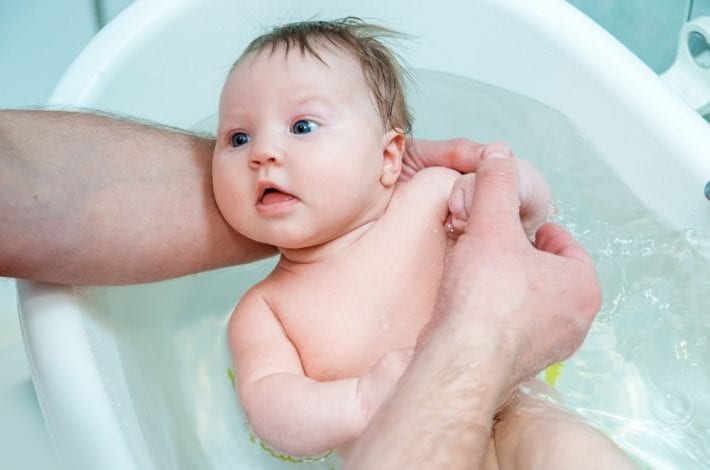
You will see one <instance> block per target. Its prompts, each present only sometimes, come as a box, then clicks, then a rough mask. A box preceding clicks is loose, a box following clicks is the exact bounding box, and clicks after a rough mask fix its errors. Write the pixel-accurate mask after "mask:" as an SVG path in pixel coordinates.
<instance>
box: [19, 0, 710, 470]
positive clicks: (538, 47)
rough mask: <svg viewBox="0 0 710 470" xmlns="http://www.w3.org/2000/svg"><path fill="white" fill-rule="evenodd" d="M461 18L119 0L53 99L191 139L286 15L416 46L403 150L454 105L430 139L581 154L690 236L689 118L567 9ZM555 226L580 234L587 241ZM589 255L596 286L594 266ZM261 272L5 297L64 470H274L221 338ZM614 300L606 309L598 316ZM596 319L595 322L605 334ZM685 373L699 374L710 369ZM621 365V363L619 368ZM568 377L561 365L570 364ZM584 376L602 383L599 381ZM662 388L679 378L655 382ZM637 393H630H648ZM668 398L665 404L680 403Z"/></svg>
mask: <svg viewBox="0 0 710 470" xmlns="http://www.w3.org/2000/svg"><path fill="white" fill-rule="evenodd" d="M462 5H463V2H457V1H453V0H442V1H439V2H430V1H427V0H387V1H377V0H371V1H346V2H338V4H336V2H330V1H327V0H321V1H308V2H305V1H299V2H293V1H288V0H281V1H276V0H273V1H260V2H240V1H227V0H225V1H219V0H181V1H150V0H148V1H141V2H136V3H134V4H133V5H132V6H131V7H129V8H128V9H127V10H126V11H125V12H124V13H123V14H122V15H120V16H119V17H118V18H117V19H116V20H115V21H113V22H112V23H111V24H109V25H108V26H107V27H106V28H105V29H104V30H103V31H101V33H100V34H99V35H97V37H96V38H95V40H94V41H93V42H92V43H91V44H90V46H89V47H88V48H87V49H86V50H85V51H84V52H83V53H82V54H81V55H80V57H79V58H78V59H77V60H76V62H75V63H74V64H73V66H72V67H71V68H70V70H69V71H68V72H67V74H66V75H65V77H64V79H63V80H62V82H61V83H60V85H59V86H58V88H57V90H56V91H55V93H54V95H53V97H52V100H51V101H52V103H54V104H57V105H72V106H79V107H88V108H97V109H102V110H106V111H111V112H118V113H121V114H127V115H131V116H137V117H141V118H145V119H149V120H153V121H157V122H160V123H164V124H168V125H172V126H177V127H183V128H195V126H196V125H197V124H198V123H200V122H204V120H205V119H206V118H208V117H209V116H211V115H213V114H214V112H215V110H216V106H217V99H218V94H219V91H220V88H221V83H222V80H223V78H224V75H225V73H226V71H227V70H228V68H229V66H230V65H231V63H232V62H233V61H234V59H235V58H236V56H237V55H238V54H239V52H240V51H241V49H242V48H243V47H244V46H245V45H246V43H247V42H248V41H249V40H250V39H251V38H253V37H254V36H255V35H257V34H259V33H262V32H264V31H265V29H266V28H267V27H270V26H273V25H276V24H280V23H283V22H288V21H294V20H298V19H309V18H312V17H319V18H327V19H328V18H337V17H342V16H349V15H355V16H360V17H363V18H366V19H370V20H376V21H378V22H382V23H385V24H387V25H390V26H392V27H393V28H395V29H398V30H401V31H404V32H407V33H411V34H413V35H414V36H415V39H414V40H413V41H411V42H408V43H406V44H404V45H403V47H402V49H401V53H402V54H403V56H404V57H405V58H406V60H407V61H408V62H409V64H410V65H411V66H412V67H413V68H414V69H416V70H417V71H418V72H417V73H416V75H417V76H419V77H421V79H422V83H423V84H422V85H421V88H422V91H421V93H420V95H418V96H419V97H418V98H417V97H415V101H416V100H419V101H422V102H425V103H428V104H425V105H423V108H422V109H425V110H426V111H427V112H426V113H424V114H425V115H417V116H416V120H417V122H419V123H420V125H419V129H420V131H419V134H420V135H428V134H427V129H428V127H427V126H428V125H429V124H430V123H434V125H435V123H436V122H437V117H438V114H437V110H438V109H439V108H440V111H441V115H444V114H445V113H446V107H447V106H449V105H451V106H454V107H455V106H459V107H460V108H461V109H460V110H459V112H460V113H464V116H465V118H464V119H459V120H458V121H455V122H452V123H450V125H448V127H447V126H445V129H443V130H442V129H441V127H439V129H438V131H436V132H433V133H430V134H431V135H428V136H437V137H447V136H448V137H453V136H455V134H462V133H463V134H466V135H467V136H468V137H471V138H477V139H488V138H503V139H506V140H508V141H511V143H512V144H513V145H514V148H515V149H516V151H518V153H519V154H521V155H523V156H529V154H534V153H536V152H538V151H540V150H539V149H540V148H543V147H546V146H550V145H555V146H562V147H564V155H565V160H574V159H575V158H576V156H575V150H576V149H577V148H578V147H579V148H581V147H583V146H584V147H585V148H590V149H594V150H595V152H598V154H599V155H600V158H601V159H602V160H603V162H601V161H600V162H599V165H600V166H602V165H607V166H608V167H609V174H615V175H616V176H617V177H618V178H619V179H620V180H621V181H622V182H623V184H624V185H625V186H626V187H627V188H628V190H629V195H628V197H629V198H635V199H637V200H638V204H639V205H641V206H643V207H645V209H644V210H646V211H648V214H650V217H654V218H656V217H657V218H658V220H659V223H660V224H661V225H662V226H663V227H665V229H667V230H669V231H673V230H678V231H679V233H680V231H682V230H683V229H686V228H692V229H693V230H694V231H692V232H690V233H691V235H692V236H695V237H696V238H697V237H700V239H701V240H707V238H704V237H707V236H710V202H708V201H707V200H706V198H705V197H704V194H703V189H704V186H705V185H706V183H707V182H708V181H710V150H709V149H710V127H709V126H708V124H707V123H706V122H705V121H704V120H703V119H701V118H700V117H699V116H698V115H696V114H695V113H694V112H693V111H691V110H690V109H689V108H688V107H687V106H686V105H685V104H684V103H683V102H681V101H680V100H679V99H678V98H677V97H676V96H675V95H674V94H673V93H672V92H671V91H670V90H669V89H668V88H667V87H666V86H665V84H664V83H663V82H662V81H661V80H660V79H659V78H658V77H657V76H656V75H655V74H653V73H652V72H651V71H650V70H649V69H648V68H647V67H646V66H645V65H644V64H642V63H641V62H640V61H639V60H638V59H637V58H636V57H635V56H633V55H632V54H631V53H630V52H628V51H627V50H626V49H624V48H623V47H622V46H621V45H620V44H619V43H618V42H616V41H615V40H614V39H613V38H612V37H611V36H609V35H608V34H607V33H606V32H604V31H603V30H602V29H600V28H599V27H598V26H596V25H595V24H594V23H592V22H591V21H590V20H588V19H587V18H586V17H584V16H583V15H581V14H580V13H578V12H577V11H576V10H575V9H573V8H572V7H570V6H569V5H568V4H567V3H566V2H564V1H561V0H538V1H530V0H475V1H470V2H467V4H466V5H467V6H462ZM468 80H475V81H478V82H482V83H483V84H489V85H494V86H495V87H499V88H501V89H503V90H508V91H502V90H498V89H489V88H487V87H486V85H480V86H479V85H477V86H478V88H477V90H478V91H477V92H476V93H473V94H471V96H468V97H467V98H466V100H469V101H470V103H472V104H471V106H470V109H469V106H468V104H467V103H469V101H466V100H463V101H461V100H459V99H458V93H459V91H460V90H461V89H462V88H465V87H466V86H467V83H470V82H469V81H468ZM510 92H513V93H514V94H518V95H522V97H519V98H516V95H511V94H510ZM497 93H501V95H500V96H501V97H502V98H501V101H500V103H501V104H500V106H499V104H498V103H499V102H498V101H497V99H498V98H496V97H497V96H498V95H497ZM482 96H492V97H493V98H491V100H492V101H491V102H489V103H487V104H486V103H482V104H479V103H480V102H481V101H485V99H484V98H482ZM508 98H510V100H511V101H509V102H508V101H506V100H507V99H508ZM477 100H478V101H477ZM504 102H505V103H506V104H503V103H504ZM536 103H538V104H536ZM539 103H542V104H544V105H541V104H539ZM466 112H470V115H469V114H466ZM462 120H465V121H466V122H465V123H462V122H460V121H462ZM551 122H552V123H553V124H554V126H553V127H552V128H551V127H550V126H551V124H550V123H551ZM421 123H425V124H426V125H424V124H421ZM448 131H450V133H448ZM531 159H532V160H533V161H535V159H534V158H531ZM546 164H547V165H548V167H547V168H550V171H552V168H553V167H556V166H555V165H556V164H555V163H554V162H553V163H551V162H550V161H549V159H548V160H547V163H546ZM542 166H543V167H545V163H544V162H543V163H542ZM595 166H596V165H595ZM543 169H544V168H543ZM596 183H598V181H597V182H596ZM596 186H598V184H596ZM553 189H555V188H553ZM555 190H556V189H555ZM578 190H579V191H582V192H584V191H587V188H583V187H582V188H578ZM556 191H557V190H556ZM597 194H599V192H598V189H597V190H596V192H592V196H590V198H591V199H587V202H585V203H583V204H581V205H582V206H584V205H585V204H586V203H590V204H589V207H590V210H591V208H592V206H594V210H596V211H601V213H602V214H603V213H604V211H608V212H609V213H610V214H613V213H614V212H615V211H616V210H617V208H618V205H624V204H625V200H621V201H619V200H618V199H617V200H613V199H612V200H605V199H599V200H597V199H596V196H595V195H597ZM624 194H626V193H624ZM584 210H585V208H584V207H581V208H577V211H581V212H584ZM600 217H603V215H602V216H600ZM611 218H612V219H613V217H611ZM571 225H572V226H571V227H570V228H571V229H576V233H577V234H578V235H580V236H584V228H582V229H580V228H579V227H578V226H577V225H576V222H575V223H572V224H571ZM665 229H664V230H665ZM688 236H690V235H688ZM703 246H704V247H705V248H707V246H705V245H702V244H701V245H700V248H699V249H698V250H699V251H698V250H696V251H698V253H699V254H698V256H699V257H700V258H701V259H702V260H705V261H706V260H707V250H706V251H703ZM597 259H598V265H599V267H600V269H601V271H600V272H601V274H602V276H604V275H605V271H604V270H603V269H604V263H605V259H606V258H604V256H603V255H598V256H597ZM271 263H272V261H265V262H263V263H257V264H255V265H250V266H246V267H237V268H232V269H226V270H220V271H215V272H210V273H203V274H200V275H195V276H188V277H185V278H181V279H177V280H172V281H167V282H164V283H158V284H153V285H144V286H132V287H124V288H72V287H61V286H54V285H45V284H39V283H32V282H19V283H18V290H19V299H20V309H21V316H22V326H23V332H24V337H25V342H26V346H27V351H28V355H29V358H30V363H31V368H32V372H33V377H34V383H35V387H36V390H37V393H38V396H39V399H40V403H41V406H42V409H43V412H44V415H45V419H46V422H47V425H48V427H49V429H50V432H51V434H52V436H53V439H54V441H55V443H56V445H57V448H58V449H59V451H60V453H61V455H62V457H63V459H64V460H65V461H66V462H67V464H68V468H87V469H96V468H102V469H120V470H128V469H132V468H136V469H152V468H155V469H177V468H186V469H197V468H229V469H237V468H245V469H246V468H263V467H270V466H273V467H278V466H279V465H280V464H281V463H280V461H279V460H277V459H274V458H273V457H272V456H271V455H269V454H268V453H267V452H265V451H263V450H262V449H261V448H260V447H259V446H258V445H257V444H255V443H253V442H252V441H251V440H250V439H249V438H248V433H247V431H246V427H245V425H244V423H243V418H242V417H241V415H240V412H239V410H238V407H237V405H236V403H235V399H234V398H233V396H232V390H231V385H230V383H229V380H228V378H227V367H228V366H229V360H228V356H227V351H226V346H225V341H224V335H223V333H224V324H225V322H226V320H227V318H228V315H229V313H230V312H231V309H232V307H233V305H234V304H235V303H236V300H237V299H238V297H239V295H240V294H241V293H242V292H243V291H244V290H245V289H246V288H248V287H249V286H250V285H251V284H253V283H254V282H256V281H257V280H258V279H259V278H260V277H262V276H263V275H265V274H266V273H267V272H268V270H269V267H270V265H271ZM667 269H668V271H669V272H672V271H674V270H675V267H674V266H673V265H672V264H671V265H669V266H668V267H667ZM705 273H706V271H701V272H700V275H704V274H705ZM624 282H631V283H633V281H628V280H625V281H624ZM700 286H701V287H703V286H705V284H702V283H701V284H700ZM612 288H614V289H615V287H612ZM622 290H623V289H622ZM612 303H613V302H612ZM612 303H609V302H607V304H606V307H605V308H607V309H609V311H611V310H613V308H614V305H615V304H614V305H612ZM614 314H616V312H614ZM612 317H613V315H611V313H609V314H604V313H603V320H604V321H607V323H609V322H610V321H612ZM693 321H699V323H698V324H697V325H695V327H696V328H695V330H696V331H697V330H698V329H699V330H700V331H710V327H709V326H708V324H707V323H705V322H703V321H702V320H693ZM599 328H604V325H601V326H599ZM703 329H705V330H703ZM599 334H604V333H603V332H602V333H599ZM593 335H594V331H593V332H592V335H590V339H591V336H593ZM706 341H708V340H706ZM679 344H680V343H679ZM687 344H688V343H687V341H686V345H687ZM593 347H594V348H600V347H601V346H600V345H599V344H598V343H597V344H595V345H594V346H593ZM686 349H687V348H686ZM583 351H584V348H583ZM702 351H705V350H702ZM581 354H582V355H583V353H581ZM583 357H584V356H583ZM698 360H699V361H700V366H701V367H705V370H708V367H707V364H708V359H704V358H699V359H698ZM624 361H625V362H624V364H625V365H626V366H629V364H630V365H631V366H633V361H631V360H626V359H625V360H624ZM574 364H575V363H572V365H571V366H567V367H568V368H569V369H574V368H575V367H576V368H577V369H580V368H582V367H583V365H581V364H580V365H578V366H575V365H574ZM616 365H618V364H616ZM599 367H600V368H601V369H602V370H604V369H606V370H607V371H608V369H613V368H614V365H613V364H602V365H600V366H599ZM629 367H630V366H629ZM563 375H564V374H563ZM632 375H633V372H632ZM570 377H572V374H570ZM570 380H572V379H570ZM574 380H578V379H574ZM579 380H581V379H579ZM666 381H671V382H674V383H675V382H676V381H675V379H674V378H673V376H672V375H671V376H670V378H669V379H667V380H665V381H664V382H663V383H666ZM590 383H591V384H593V383H594V381H592V382H590ZM639 383H640V384H641V386H640V389H643V390H645V389H646V388H649V387H647V386H646V385H644V384H645V383H646V382H643V381H641V382H639ZM624 384H626V385H628V383H627V382H624ZM584 386H585V385H583V386H582V387H584ZM690 386H691V387H701V386H704V384H703V383H698V382H697V381H696V382H695V383H694V384H691V385H690ZM651 388H652V387H651ZM562 391H563V394H564V390H562ZM634 393H636V392H634ZM644 393H645V392H644ZM658 393H659V395H658V396H659V397H660V399H661V400H662V399H663V397H664V396H669V394H668V393H666V389H665V388H663V390H662V391H661V392H658ZM669 393H670V392H669ZM684 393H685V392H684ZM569 395H574V393H573V392H569ZM671 395H672V393H671ZM674 396H675V395H674ZM678 396H681V401H682V399H683V397H686V395H685V394H683V393H681V394H680V395H678ZM651 399H653V397H651ZM694 403H695V404H694V405H693V407H692V410H695V411H694V412H697V413H698V414H699V415H700V414H702V413H704V412H705V411H708V410H710V405H709V404H708V403H710V399H709V398H708V395H707V394H706V395H702V396H700V398H697V399H695V402H694ZM698 403H700V404H698ZM606 406H607V405H606V404H605V403H604V400H601V401H596V402H595V401H593V400H591V403H586V404H585V405H584V406H582V405H580V404H579V403H577V406H576V407H577V408H578V409H580V411H581V412H584V411H585V410H586V411H587V413H586V415H588V416H589V415H593V414H595V413H596V414H597V415H603V414H605V413H607V414H608V413H611V411H608V410H611V409H615V408H614V406H612V405H609V408H606ZM631 407H632V408H633V406H631ZM590 410H593V412H589V411H590ZM636 411H638V410H636ZM636 411H635V412H636ZM638 413H641V414H640V415H639V414H637V415H635V416H643V414H642V412H640V411H638ZM639 419H640V420H641V426H643V418H639ZM693 421H694V422H695V423H697V422H698V420H697V419H693ZM626 424H628V423H626ZM701 426H705V424H701ZM633 427H634V423H631V425H630V426H627V425H625V426H622V427H618V428H614V429H611V428H610V429H609V430H607V432H609V433H610V434H612V435H614V436H615V437H617V438H618V440H619V441H620V444H621V445H623V446H624V447H625V448H627V449H629V450H630V451H632V452H634V453H635V454H636V455H637V456H639V458H640V459H641V460H643V461H644V462H646V463H650V464H653V465H654V466H655V467H657V468H663V467H664V466H666V465H670V466H673V465H674V464H677V465H678V466H679V467H678V468H683V467H685V468H690V467H688V466H687V464H688V462H690V463H691V464H692V463H693V462H696V461H697V459H698V458H702V456H703V455H702V452H703V450H702V447H703V444H704V442H698V443H697V444H698V447H699V448H700V449H701V450H700V451H698V452H699V453H697V454H693V455H691V456H690V457H689V459H691V460H687V461H685V460H683V459H682V457H678V456H677V455H675V454H673V453H672V452H670V453H669V454H668V455H667V456H666V457H663V456H661V457H658V456H649V455H647V451H648V449H645V447H646V446H653V445H654V442H653V440H648V439H646V438H639V437H634V436H633V435H631V434H632V433H631V430H633ZM630 435H631V436H630ZM629 436H630V437H629ZM705 439H710V437H707V434H706V437H705ZM705 443H707V442H705ZM682 445H683V444H682V443H681V447H682ZM705 452H707V448H706V450H705ZM698 456H700V457H698ZM708 458H709V459H710V457H708ZM693 459H695V460H693ZM310 465H312V466H314V467H318V466H323V468H329V465H331V464H330V463H328V462H327V463H325V464H315V463H314V464H310Z"/></svg>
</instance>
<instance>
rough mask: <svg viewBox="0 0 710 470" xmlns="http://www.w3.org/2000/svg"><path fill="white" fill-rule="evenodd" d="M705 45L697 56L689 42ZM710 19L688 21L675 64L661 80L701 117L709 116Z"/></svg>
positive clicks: (681, 37)
mask: <svg viewBox="0 0 710 470" xmlns="http://www.w3.org/2000/svg"><path fill="white" fill-rule="evenodd" d="M693 36H695V39H696V40H697V41H701V43H702V42H704V45H705V47H704V49H705V50H704V51H703V52H702V53H701V54H700V56H699V57H694V56H693V54H692V53H691V50H690V43H691V41H692V40H693V39H694V38H693ZM708 44H710V16H698V17H697V18H694V19H693V20H691V21H689V22H687V23H686V24H685V25H684V26H683V28H682V29H681V31H680V38H679V40H678V52H677V53H676V59H675V62H673V65H672V66H671V67H670V68H669V69H668V70H667V71H665V72H663V73H662V74H661V77H662V78H663V79H664V80H665V81H666V83H668V85H670V87H671V88H672V89H673V91H675V92H676V93H678V95H679V96H680V97H681V98H682V99H683V100H684V101H685V102H686V103H688V105H689V106H690V107H691V108H693V109H695V110H696V111H697V112H698V113H699V114H703V115H705V114H708V113H710V49H708V46H707V45H708Z"/></svg>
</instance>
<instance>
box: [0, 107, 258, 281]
mask: <svg viewBox="0 0 710 470" xmlns="http://www.w3.org/2000/svg"><path fill="white" fill-rule="evenodd" d="M213 145H214V143H213V141H211V140H209V139H203V138H199V137H196V136H192V135H189V134H186V133H180V132H175V131H171V130H165V129H158V128H155V127H151V126H147V125H142V124H138V123H134V122H129V121H125V120H118V119H115V118H111V117H107V116H99V115H94V114H84V113H66V112H46V111H0V168H2V171H0V194H1V195H2V197H0V220H2V225H1V227H2V228H0V275H4V276H12V277H22V278H32V279H37V280H44V281H51V282H60V283H77V284H122V283H131V282H139V281H149V280H157V279H163V278H168V277H174V276H178V275H182V274H186V273H190V272H195V271H199V270H205V269H211V268H216V267H220V266H225V265H229V264H233V263H239V262H245V261H250V260H253V259H257V258H259V257H263V256H265V255H266V254H269V253H271V248H269V247H265V246H263V245H260V244H257V243H255V242H252V241H250V240H247V239H245V238H243V237H241V236H240V235H238V234H236V233H234V232H233V231H232V230H231V228H230V227H229V226H228V225H227V224H226V223H225V222H224V220H223V219H222V217H221V215H220V213H219V211H218V209H217V207H216V204H215V202H214V199H213V195H212V189H211V156H212V149H213Z"/></svg>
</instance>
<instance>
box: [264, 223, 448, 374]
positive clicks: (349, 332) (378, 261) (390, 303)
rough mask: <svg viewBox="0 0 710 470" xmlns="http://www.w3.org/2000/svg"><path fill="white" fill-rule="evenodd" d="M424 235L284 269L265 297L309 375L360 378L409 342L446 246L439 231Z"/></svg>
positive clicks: (428, 310)
mask: <svg viewBox="0 0 710 470" xmlns="http://www.w3.org/2000/svg"><path fill="white" fill-rule="evenodd" d="M429 235H431V236H426V235H425V236H423V237H421V238H420V239H418V240H407V241H406V243H405V242H404V241H403V243H400V244H398V245H397V244H393V245H396V246H394V247H392V246H390V247H389V248H387V247H385V246H384V245H382V244H380V245H379V246H374V245H373V246H361V247H359V248H360V249H359V250H356V251H355V252H353V253H349V254H348V255H347V256H343V257H340V258H338V259H337V260H333V261H332V262H329V263H324V264H319V265H317V266H313V267H311V269H310V270H309V269H304V270H300V271H299V272H298V273H293V275H289V274H287V273H283V276H282V281H283V282H279V283H278V285H279V289H278V290H276V289H274V290H273V291H272V292H270V294H269V298H270V302H271V306H272V308H273V310H274V312H275V313H276V314H277V316H278V317H279V320H280V321H281V324H282V325H283V327H284V329H285V331H286V333H287V335H288V336H289V338H290V340H291V341H292V342H293V343H294V345H295V346H296V348H297V349H298V352H299V355H300V358H301V362H302V364H303V366H304V368H305V370H306V374H307V375H308V376H310V377H312V378H315V379H317V380H333V379H339V378H346V377H355V376H360V375H362V374H364V373H365V372H367V371H368V370H370V368H371V367H372V366H373V365H374V364H375V363H376V362H377V360H379V358H380V357H382V355H384V354H385V353H386V352H388V351H391V350H395V349H402V348H407V347H411V346H414V344H415V342H416V339H417V336H418V334H419V331H420V330H421V328H422V327H423V326H424V325H425V324H426V323H427V322H428V321H429V319H430V318H431V314H432V311H433V306H434V301H435V298H436V292H437V289H438V285H439V280H440V278H441V272H442V267H443V258H444V254H445V247H446V241H445V237H443V236H442V234H439V233H434V232H430V233H429Z"/></svg>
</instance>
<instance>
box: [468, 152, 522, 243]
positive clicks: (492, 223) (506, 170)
mask: <svg viewBox="0 0 710 470" xmlns="http://www.w3.org/2000/svg"><path fill="white" fill-rule="evenodd" d="M518 184H519V180H518V164H517V160H516V159H515V157H514V156H513V153H512V152H511V151H510V149H509V148H508V147H507V146H506V145H504V144H501V143H491V144H488V145H486V146H485V148H484V149H483V151H482V153H481V162H480V163H479V164H478V169H477V170H476V186H475V188H474V191H473V201H471V209H470V214H469V215H470V217H469V219H468V225H467V229H466V231H467V232H469V231H471V230H472V229H473V228H474V227H480V226H481V224H482V225H483V230H512V229H517V230H519V231H522V225H521V223H520V215H519V212H520V197H519V195H518V194H519V192H518ZM474 233H475V232H474Z"/></svg>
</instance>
